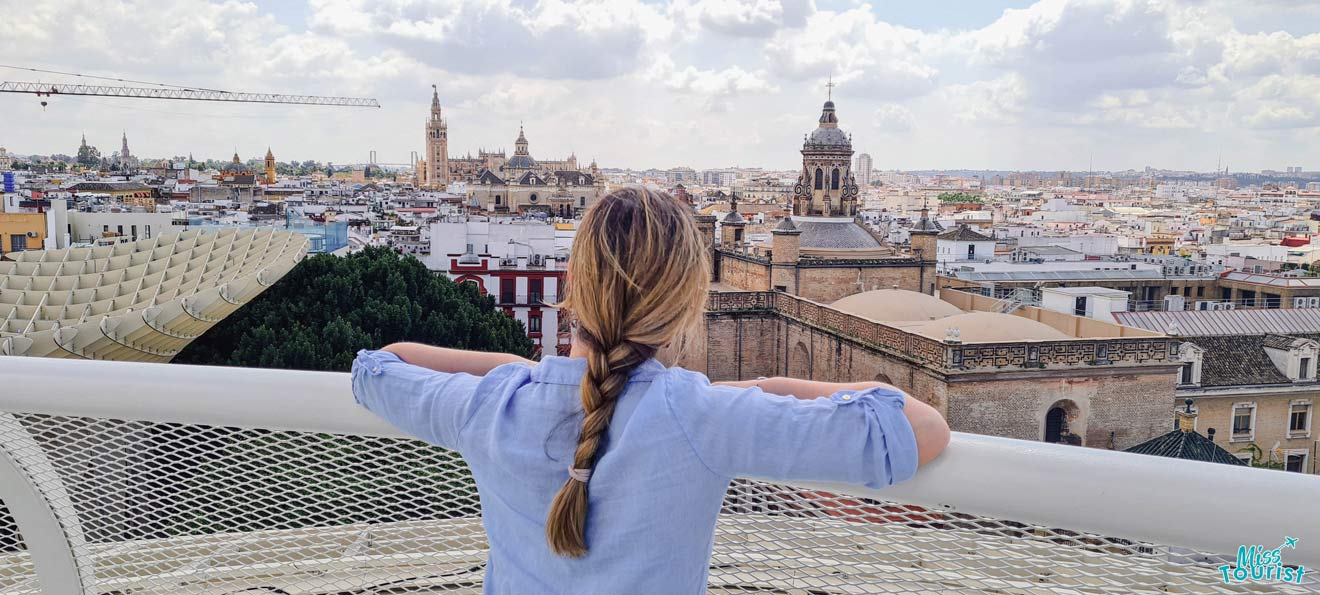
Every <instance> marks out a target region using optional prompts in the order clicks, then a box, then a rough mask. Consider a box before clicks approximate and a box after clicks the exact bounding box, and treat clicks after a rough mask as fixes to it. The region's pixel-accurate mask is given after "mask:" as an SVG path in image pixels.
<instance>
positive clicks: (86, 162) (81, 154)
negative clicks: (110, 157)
mask: <svg viewBox="0 0 1320 595" xmlns="http://www.w3.org/2000/svg"><path fill="white" fill-rule="evenodd" d="M78 165H81V166H83V167H100V166H101V151H100V150H99V149H97V148H96V147H93V146H91V145H83V146H81V147H78Z"/></svg>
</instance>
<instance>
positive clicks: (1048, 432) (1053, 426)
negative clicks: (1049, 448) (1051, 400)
mask: <svg viewBox="0 0 1320 595" xmlns="http://www.w3.org/2000/svg"><path fill="white" fill-rule="evenodd" d="M1067 416H1068V414H1067V413H1065V412H1064V411H1063V408H1061V407H1052V408H1050V411H1049V413H1046V414H1045V441H1046V442H1049V443H1051V444H1057V443H1059V442H1062V441H1063V435H1064V434H1065V433H1067V431H1068V420H1067Z"/></svg>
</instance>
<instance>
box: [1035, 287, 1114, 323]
mask: <svg viewBox="0 0 1320 595" xmlns="http://www.w3.org/2000/svg"><path fill="white" fill-rule="evenodd" d="M1131 298H1132V293H1131V292H1127V291H1122V290H1118V289H1109V288H1107V287H1046V288H1043V289H1041V290H1040V307H1042V308H1045V309H1046V310H1054V311H1055V312H1063V313H1064V314H1072V315H1074V316H1085V317H1087V318H1094V319H1096V320H1101V321H1104V322H1114V312H1127V311H1128V300H1129V299H1131Z"/></svg>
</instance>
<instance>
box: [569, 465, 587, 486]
mask: <svg viewBox="0 0 1320 595" xmlns="http://www.w3.org/2000/svg"><path fill="white" fill-rule="evenodd" d="M568 477H569V478H570V479H576V480H578V481H580V482H582V483H587V482H588V481H590V480H591V469H574V468H572V467H569V468H568Z"/></svg>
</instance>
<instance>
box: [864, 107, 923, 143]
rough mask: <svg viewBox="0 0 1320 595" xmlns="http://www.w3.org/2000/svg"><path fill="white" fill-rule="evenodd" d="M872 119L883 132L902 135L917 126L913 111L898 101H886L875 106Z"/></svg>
mask: <svg viewBox="0 0 1320 595" xmlns="http://www.w3.org/2000/svg"><path fill="white" fill-rule="evenodd" d="M872 121H873V123H874V124H875V127H876V128H877V129H878V130H879V131H880V133H881V134H893V135H898V136H902V135H906V134H908V133H910V132H912V131H913V130H916V128H917V120H916V118H915V117H914V116H913V115H912V111H911V110H909V109H908V108H906V107H903V106H902V105H899V104H897V103H884V104H881V105H880V106H879V107H877V108H875V115H874V116H873V118H872Z"/></svg>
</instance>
